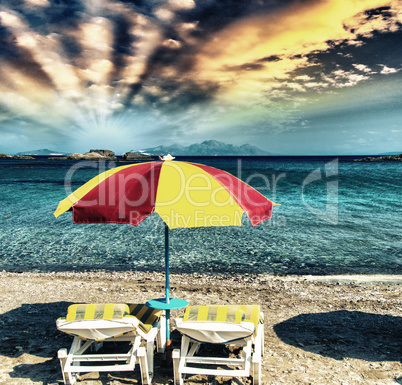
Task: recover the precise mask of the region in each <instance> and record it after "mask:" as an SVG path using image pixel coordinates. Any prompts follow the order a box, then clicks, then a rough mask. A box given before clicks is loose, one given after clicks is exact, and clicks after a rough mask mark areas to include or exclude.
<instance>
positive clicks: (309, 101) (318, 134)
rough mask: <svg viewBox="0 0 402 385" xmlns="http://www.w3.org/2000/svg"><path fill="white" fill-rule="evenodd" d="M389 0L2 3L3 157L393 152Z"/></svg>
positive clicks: (397, 55)
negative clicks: (215, 149)
mask: <svg viewBox="0 0 402 385" xmlns="http://www.w3.org/2000/svg"><path fill="white" fill-rule="evenodd" d="M401 69H402V2H401V1H400V0H388V1H386V0H120V1H118V0H3V1H2V2H1V3H0V153H7V154H13V153H16V152H19V151H27V150H33V149H40V148H49V149H52V150H57V151H63V152H69V153H72V152H86V151H89V149H91V148H102V149H109V150H112V151H114V152H116V154H120V153H124V152H126V151H129V150H133V149H137V150H138V149H142V148H147V147H155V146H158V145H170V144H181V145H189V144H192V143H200V142H202V141H204V140H209V139H213V140H219V141H223V142H225V143H231V144H235V145H242V144H245V143H249V144H252V145H256V146H258V147H259V148H261V149H263V150H265V151H269V152H271V153H274V154H284V155H334V154H338V155H348V154H353V155H357V154H379V153H387V152H402V87H401V85H402V71H401Z"/></svg>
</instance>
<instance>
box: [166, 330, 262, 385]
mask: <svg viewBox="0 0 402 385" xmlns="http://www.w3.org/2000/svg"><path fill="white" fill-rule="evenodd" d="M202 343H205V342H202ZM200 345H201V343H200V342H199V341H195V340H193V339H192V338H190V337H188V336H186V335H182V341H181V349H175V350H174V351H173V355H172V357H173V370H174V384H175V385H183V384H184V377H185V376H186V375H196V374H201V375H212V376H228V377H249V376H252V377H253V384H254V385H260V384H261V361H262V357H263V355H264V325H263V324H261V323H259V324H258V327H257V331H256V334H255V336H251V337H249V338H247V339H242V340H237V341H233V342H230V343H227V344H226V345H237V346H238V345H240V346H242V347H243V349H242V351H241V353H240V355H241V358H222V357H199V356H195V354H196V353H197V351H198V349H199V347H200ZM189 364H190V365H192V366H190V365H189ZM195 365H196V366H195ZM203 365H216V366H219V365H224V366H229V365H230V366H232V365H233V366H236V367H241V369H218V368H216V369H210V368H205V367H202V366H203Z"/></svg>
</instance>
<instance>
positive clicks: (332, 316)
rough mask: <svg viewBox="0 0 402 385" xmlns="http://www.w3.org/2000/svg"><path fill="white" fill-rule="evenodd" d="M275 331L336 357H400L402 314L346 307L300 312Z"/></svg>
mask: <svg viewBox="0 0 402 385" xmlns="http://www.w3.org/2000/svg"><path fill="white" fill-rule="evenodd" d="M274 331H275V332H276V334H277V336H278V337H279V338H280V339H281V340H282V341H283V342H285V343H287V344H289V345H293V346H296V347H298V348H301V349H303V350H306V351H308V352H312V353H317V354H320V355H322V356H325V357H331V358H334V359H336V360H342V359H343V358H346V357H348V358H358V359H362V360H366V361H373V362H377V361H401V360H402V317H395V316H392V315H380V314H371V313H364V312H360V311H345V310H341V311H334V312H328V313H316V314H301V315H298V316H296V317H293V318H290V319H288V320H286V321H284V322H281V323H279V324H276V325H275V326H274Z"/></svg>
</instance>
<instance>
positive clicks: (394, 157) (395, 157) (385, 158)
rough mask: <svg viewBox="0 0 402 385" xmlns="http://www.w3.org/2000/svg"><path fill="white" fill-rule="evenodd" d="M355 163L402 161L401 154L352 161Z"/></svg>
mask: <svg viewBox="0 0 402 385" xmlns="http://www.w3.org/2000/svg"><path fill="white" fill-rule="evenodd" d="M354 161H355V162H384V161H402V154H398V155H384V156H368V157H367V158H360V159H354Z"/></svg>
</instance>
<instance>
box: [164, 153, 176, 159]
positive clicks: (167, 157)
mask: <svg viewBox="0 0 402 385" xmlns="http://www.w3.org/2000/svg"><path fill="white" fill-rule="evenodd" d="M174 158H175V157H174V156H172V155H170V154H167V155H165V156H163V157H162V158H161V160H173V159H174Z"/></svg>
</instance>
